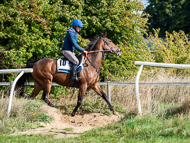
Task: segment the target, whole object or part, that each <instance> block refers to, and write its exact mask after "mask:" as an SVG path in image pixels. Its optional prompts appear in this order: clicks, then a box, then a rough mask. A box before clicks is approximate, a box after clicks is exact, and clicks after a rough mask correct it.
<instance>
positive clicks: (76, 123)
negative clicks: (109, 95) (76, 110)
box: [11, 105, 122, 138]
mask: <svg viewBox="0 0 190 143" xmlns="http://www.w3.org/2000/svg"><path fill="white" fill-rule="evenodd" d="M40 110H42V111H44V112H46V114H47V115H49V116H51V117H53V119H54V120H53V121H52V122H51V123H50V124H49V123H43V122H41V123H40V124H41V125H42V126H44V127H43V128H37V129H31V130H28V131H25V132H16V133H13V134H11V135H22V134H28V135H30V134H54V137H55V138H63V137H70V136H77V135H78V134H80V133H83V132H85V131H87V130H90V129H92V128H95V127H100V126H105V125H107V124H109V123H112V122H117V121H119V120H121V118H122V116H121V115H104V114H101V113H90V114H86V113H85V114H81V115H78V114H76V115H75V116H74V117H72V116H71V115H63V114H62V113H61V112H60V111H59V110H57V109H55V108H52V107H49V106H47V105H43V106H42V107H41V108H40ZM67 128H72V131H66V130H67Z"/></svg>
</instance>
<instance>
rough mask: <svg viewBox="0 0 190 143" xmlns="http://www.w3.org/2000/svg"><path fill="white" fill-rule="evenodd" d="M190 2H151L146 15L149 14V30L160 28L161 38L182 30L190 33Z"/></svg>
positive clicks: (156, 0)
mask: <svg viewBox="0 0 190 143" xmlns="http://www.w3.org/2000/svg"><path fill="white" fill-rule="evenodd" d="M189 7H190V1H189V0H149V5H148V6H147V7H146V9H145V10H144V13H149V14H150V15H151V17H149V20H148V23H150V25H149V26H148V30H149V31H150V32H153V28H154V29H158V28H160V33H159V36H161V37H165V32H166V31H168V32H172V31H177V32H179V31H180V30H182V31H184V32H185V33H186V34H187V33H189V32H190V28H189V25H190V18H189V14H190V9H189Z"/></svg>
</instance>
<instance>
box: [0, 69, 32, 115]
mask: <svg viewBox="0 0 190 143" xmlns="http://www.w3.org/2000/svg"><path fill="white" fill-rule="evenodd" d="M18 72H20V74H19V75H18V76H17V77H16V78H15V80H14V81H13V83H12V82H10V84H11V91H10V97H9V105H8V111H7V114H8V116H9V113H10V111H11V104H12V99H13V93H14V88H15V85H16V82H17V81H18V80H19V78H20V77H21V76H22V75H23V74H24V73H27V72H33V69H32V68H27V69H6V70H0V74H2V73H18Z"/></svg>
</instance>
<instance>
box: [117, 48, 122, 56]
mask: <svg viewBox="0 0 190 143" xmlns="http://www.w3.org/2000/svg"><path fill="white" fill-rule="evenodd" d="M115 53H116V55H117V56H121V54H122V50H121V49H119V48H117V49H116V50H115Z"/></svg>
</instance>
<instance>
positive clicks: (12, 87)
mask: <svg viewBox="0 0 190 143" xmlns="http://www.w3.org/2000/svg"><path fill="white" fill-rule="evenodd" d="M23 74H24V71H22V72H21V73H20V74H19V75H18V76H17V77H16V78H15V80H14V82H13V84H12V86H11V91H10V96H9V105H8V111H7V114H8V116H9V113H10V111H11V104H12V99H13V92H14V87H15V85H16V82H17V81H18V80H19V78H20V77H21V76H22V75H23Z"/></svg>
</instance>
